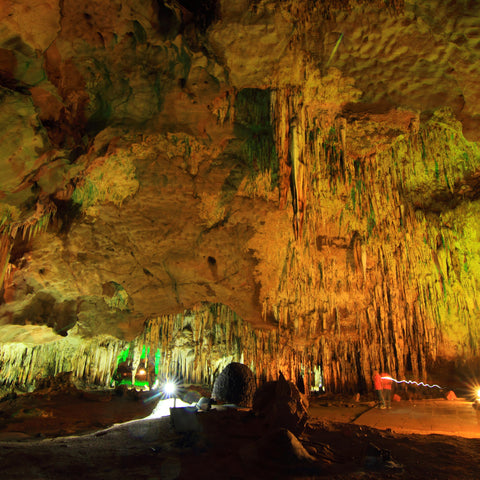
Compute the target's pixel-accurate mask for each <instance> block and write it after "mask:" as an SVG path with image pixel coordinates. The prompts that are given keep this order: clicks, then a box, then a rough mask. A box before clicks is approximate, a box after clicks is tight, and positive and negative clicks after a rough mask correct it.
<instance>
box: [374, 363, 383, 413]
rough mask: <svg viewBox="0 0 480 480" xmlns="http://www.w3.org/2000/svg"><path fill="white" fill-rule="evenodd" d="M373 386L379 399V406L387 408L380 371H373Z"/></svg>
mask: <svg viewBox="0 0 480 480" xmlns="http://www.w3.org/2000/svg"><path fill="white" fill-rule="evenodd" d="M373 388H374V390H375V393H376V395H377V399H378V404H379V405H378V408H382V409H384V408H385V399H384V398H383V386H382V376H381V375H380V374H379V373H378V371H375V372H373Z"/></svg>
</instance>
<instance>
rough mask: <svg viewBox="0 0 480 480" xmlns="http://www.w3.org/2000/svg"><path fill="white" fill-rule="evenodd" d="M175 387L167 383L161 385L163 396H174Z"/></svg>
mask: <svg viewBox="0 0 480 480" xmlns="http://www.w3.org/2000/svg"><path fill="white" fill-rule="evenodd" d="M176 390H177V386H176V385H175V384H174V383H173V382H167V383H165V384H164V385H163V392H164V393H165V395H168V396H172V395H174V394H175V392H176Z"/></svg>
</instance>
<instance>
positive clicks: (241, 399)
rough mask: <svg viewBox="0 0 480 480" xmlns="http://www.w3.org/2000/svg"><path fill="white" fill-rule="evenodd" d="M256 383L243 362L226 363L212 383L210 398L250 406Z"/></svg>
mask: <svg viewBox="0 0 480 480" xmlns="http://www.w3.org/2000/svg"><path fill="white" fill-rule="evenodd" d="M256 388H257V385H256V383H255V377H254V375H253V372H252V371H251V370H250V369H249V368H248V367H247V366H246V365H244V364H242V363H237V362H232V363H230V364H228V365H227V366H226V367H225V368H224V369H223V371H222V372H221V373H220V375H219V376H218V377H217V378H216V380H215V383H214V384H213V391H212V398H213V399H214V400H215V401H216V402H220V403H234V404H235V405H238V406H239V407H250V406H251V405H252V399H253V395H254V393H255V390H256Z"/></svg>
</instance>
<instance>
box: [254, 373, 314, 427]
mask: <svg viewBox="0 0 480 480" xmlns="http://www.w3.org/2000/svg"><path fill="white" fill-rule="evenodd" d="M307 408H308V400H307V399H306V397H305V396H304V395H303V394H302V393H301V392H300V391H299V390H298V388H297V387H296V385H295V384H294V383H293V382H290V381H287V380H286V379H285V377H284V376H283V374H282V373H280V377H279V379H278V380H277V381H273V382H267V383H265V384H264V385H262V386H261V387H260V388H259V389H258V390H257V391H256V392H255V395H254V397H253V407H252V409H253V412H254V413H255V414H256V415H258V416H260V417H264V418H265V420H266V422H267V424H268V425H269V426H272V427H278V428H280V427H284V428H287V429H288V430H290V431H291V432H293V433H295V434H300V433H302V432H303V430H304V429H305V426H306V424H307V420H308V413H307Z"/></svg>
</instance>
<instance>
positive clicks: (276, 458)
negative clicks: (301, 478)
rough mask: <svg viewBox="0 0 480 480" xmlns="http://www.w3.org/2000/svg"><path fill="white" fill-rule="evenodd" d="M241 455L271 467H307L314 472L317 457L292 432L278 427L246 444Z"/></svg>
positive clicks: (252, 461) (298, 469) (300, 468)
mask: <svg viewBox="0 0 480 480" xmlns="http://www.w3.org/2000/svg"><path fill="white" fill-rule="evenodd" d="M240 455H241V457H242V459H243V460H244V461H245V462H246V463H247V464H248V463H259V464H262V465H264V466H266V467H268V468H269V469H271V468H281V469H285V468H286V469H295V471H296V472H298V471H302V468H303V469H306V470H307V471H310V472H311V473H313V472H314V470H313V467H314V462H315V458H314V457H312V455H310V454H309V453H308V452H307V451H306V450H305V448H304V446H303V445H302V444H301V442H300V441H299V440H298V438H297V437H296V436H295V435H293V433H292V432H290V431H289V430H287V429H286V428H277V429H275V430H272V431H271V432H268V433H267V434H266V435H265V436H264V437H262V438H260V439H259V440H257V441H256V442H254V443H252V444H250V445H247V446H245V447H244V448H243V449H242V450H241V451H240Z"/></svg>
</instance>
